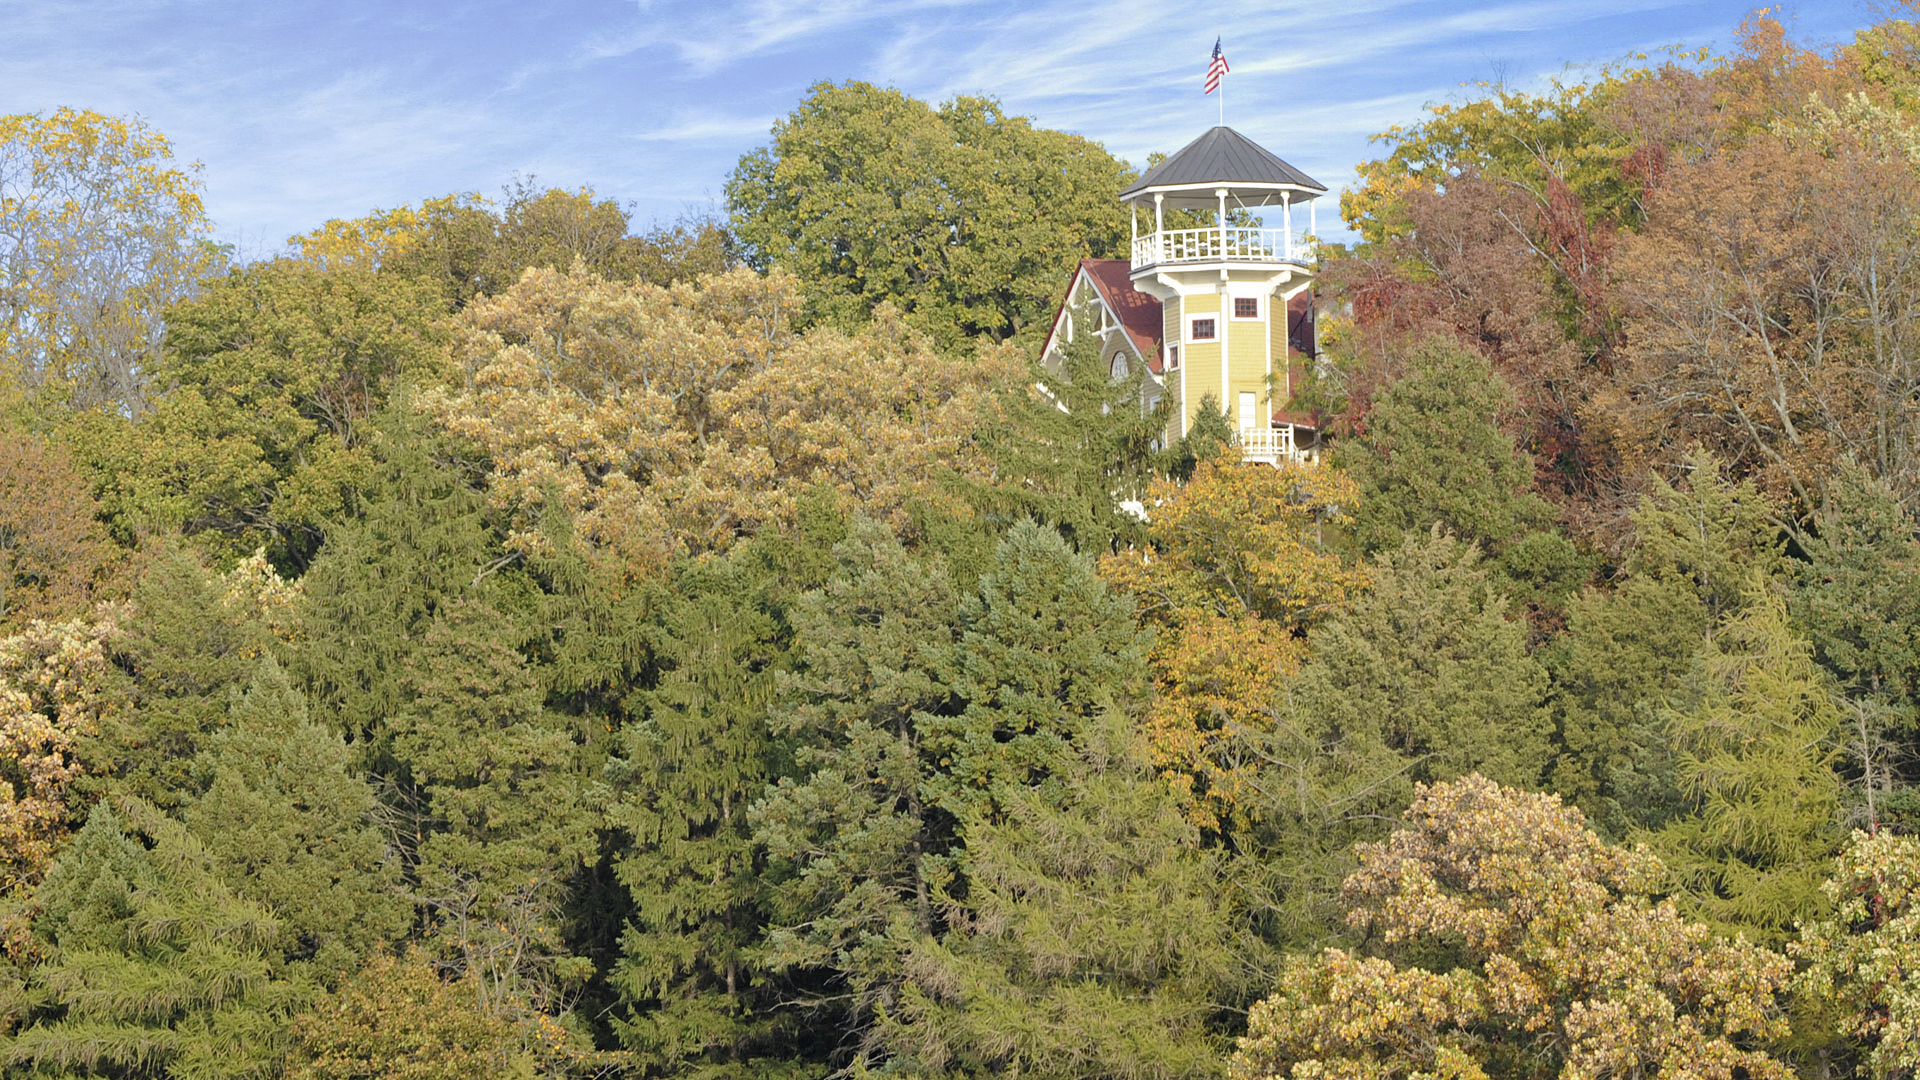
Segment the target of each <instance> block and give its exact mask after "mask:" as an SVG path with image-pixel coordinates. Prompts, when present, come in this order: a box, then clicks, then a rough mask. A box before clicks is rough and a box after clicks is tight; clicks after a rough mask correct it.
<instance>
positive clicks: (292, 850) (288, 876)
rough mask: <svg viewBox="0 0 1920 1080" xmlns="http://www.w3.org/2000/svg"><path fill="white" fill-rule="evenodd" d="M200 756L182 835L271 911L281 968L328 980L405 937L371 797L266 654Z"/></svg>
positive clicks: (393, 870)
mask: <svg viewBox="0 0 1920 1080" xmlns="http://www.w3.org/2000/svg"><path fill="white" fill-rule="evenodd" d="M204 756H205V758H206V762H207V763H206V766H205V770H206V772H207V773H208V775H210V776H211V777H212V778H213V780H212V786H211V787H210V788H209V789H208V790H207V793H206V794H205V795H203V796H201V797H200V798H199V799H198V800H196V801H195V802H193V803H192V804H191V805H189V806H188V807H187V809H186V813H185V817H186V823H187V829H188V831H189V832H190V833H192V834H193V836H195V837H196V838H197V839H198V840H199V841H200V842H201V844H202V845H203V846H204V848H205V851H206V855H207V858H208V860H209V861H210V863H211V865H212V866H213V867H214V868H215V869H216V870H217V872H218V873H219V875H220V877H221V879H222V880H223V881H225V882H226V883H227V885H228V886H229V887H230V888H232V889H233V891H234V892H235V894H236V895H238V896H239V897H241V898H242V899H244V900H247V901H251V902H253V903H257V904H261V905H263V906H265V907H266V908H268V909H269V910H271V911H272V912H273V913H274V915H275V918H276V919H278V920H279V922H280V924H281V926H282V929H283V931H284V933H285V935H286V944H285V948H286V956H287V960H288V961H289V962H306V963H311V964H312V965H313V967H314V968H315V969H316V973H317V974H318V975H319V976H320V977H322V978H331V977H333V976H337V975H340V974H344V973H346V972H349V971H352V970H354V969H355V968H357V967H358V966H359V963H360V961H361V960H362V959H363V958H364V957H365V956H366V955H367V954H368V952H369V951H371V950H372V948H373V947H374V945H375V944H376V943H377V942H381V941H394V940H398V939H399V938H400V936H401V935H402V934H404V933H405V932H406V930H407V929H408V928H409V926H410V924H411V923H412V915H413V911H412V905H411V904H408V903H407V902H406V900H405V898H404V897H403V896H402V895H401V893H400V890H399V884H400V883H399V878H398V870H399V867H398V865H397V863H396V862H395V861H394V859H393V857H392V853H391V852H390V851H389V850H388V848H387V844H386V841H385V839H384V838H383V837H382V836H381V834H380V832H379V831H378V829H376V828H375V826H374V824H373V821H372V819H373V817H374V812H375V800H374V796H373V792H372V790H371V789H369V788H368V787H367V785H366V782H365V781H364V780H362V779H361V778H360V777H359V776H358V775H356V774H354V773H353V772H352V771H351V770H350V768H349V763H350V760H351V755H350V753H349V751H348V749H347V746H346V744H345V742H343V741H342V740H341V738H340V736H339V735H338V734H335V733H334V732H332V731H329V730H327V729H325V728H323V727H321V726H320V725H318V724H316V723H314V722H312V721H311V720H310V719H309V718H308V715H307V705H306V699H305V698H304V697H303V696H302V695H301V694H300V693H299V691H297V690H295V689H294V688H293V686H292V684H291V683H290V682H289V681H288V680H287V677H286V675H285V673H284V672H282V671H281V669H280V665H279V664H277V663H275V662H274V661H273V659H272V658H271V657H268V658H263V659H262V660H261V661H260V662H259V664H258V665H257V666H256V668H255V670H254V675H253V679H252V680H251V682H249V684H248V686H247V689H246V692H245V693H244V694H243V695H239V696H238V697H237V700H235V701H234V703H233V705H232V708H231V710H230V712H229V719H228V723H227V726H226V727H225V728H224V729H222V730H221V731H220V732H219V733H217V734H216V735H214V736H213V738H212V739H211V740H210V741H209V745H208V748H207V750H206V751H205V754H204Z"/></svg>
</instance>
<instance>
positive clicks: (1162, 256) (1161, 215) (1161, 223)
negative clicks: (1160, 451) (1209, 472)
mask: <svg viewBox="0 0 1920 1080" xmlns="http://www.w3.org/2000/svg"><path fill="white" fill-rule="evenodd" d="M1166 202H1167V197H1166V195H1165V194H1164V193H1162V192H1158V191H1156V192H1154V193H1153V261H1154V262H1156V263H1163V262H1166V261H1167V213H1166ZM1181 434H1182V435H1184V434H1186V432H1184V431H1183V432H1181Z"/></svg>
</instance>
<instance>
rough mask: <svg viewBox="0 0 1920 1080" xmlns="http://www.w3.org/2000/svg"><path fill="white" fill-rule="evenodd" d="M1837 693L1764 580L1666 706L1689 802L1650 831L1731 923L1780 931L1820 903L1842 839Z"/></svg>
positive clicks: (1774, 937)
mask: <svg viewBox="0 0 1920 1080" xmlns="http://www.w3.org/2000/svg"><path fill="white" fill-rule="evenodd" d="M1832 695H1833V690H1832V686H1831V684H1830V683H1829V681H1828V678H1827V676H1826V673H1825V672H1823V671H1822V670H1821V669H1820V667H1819V665H1817V664H1815V663H1814V662H1813V655H1812V649H1811V647H1809V646H1808V644H1807V643H1806V641H1805V640H1803V639H1801V638H1799V637H1796V636H1795V635H1794V633H1793V630H1792V628H1791V627H1790V626H1789V625H1788V623H1787V612H1786V604H1785V602H1784V601H1783V600H1782V599H1781V598H1780V597H1779V596H1777V595H1775V594H1774V593H1772V592H1765V593H1761V594H1760V595H1758V596H1757V597H1756V598H1755V599H1754V601H1753V602H1752V603H1751V605H1750V606H1749V607H1748V608H1747V609H1746V610H1745V611H1743V612H1741V613H1739V614H1737V615H1736V616H1734V617H1733V618H1732V619H1731V620H1730V621H1728V622H1727V623H1726V624H1725V625H1724V626H1722V627H1721V629H1720V630H1719V632H1718V633H1716V634H1715V635H1714V637H1713V640H1712V641H1711V642H1710V643H1709V644H1708V645H1707V646H1706V647H1705V648H1704V649H1703V650H1702V652H1701V653H1700V654H1699V656H1698V658H1697V659H1696V661H1695V668H1694V672H1693V675H1692V678H1690V679H1689V680H1688V682H1687V684H1686V689H1685V690H1684V691H1683V692H1682V693H1681V694H1680V695H1678V696H1677V697H1676V700H1675V701H1674V703H1673V705H1672V706H1671V707H1670V708H1669V709H1668V710H1667V711H1666V713H1665V719H1666V722H1667V727H1668V730H1669V733H1670V738H1671V739H1672V740H1673V743H1674V745H1675V747H1676V748H1677V750H1678V755H1679V766H1680V768H1679V775H1680V780H1681V784H1682V790H1683V792H1684V793H1685V796H1686V798H1687V801H1688V810H1689V811H1690V813H1689V814H1688V815H1687V816H1685V817H1682V818H1678V819H1676V820H1674V821H1673V822H1671V823H1670V824H1668V825H1667V826H1666V827H1665V828H1663V829H1661V830H1660V831H1658V832H1656V833H1652V834H1650V835H1649V837H1648V841H1649V843H1650V844H1651V846H1652V847H1653V849H1654V851H1655V852H1656V853H1657V854H1659V855H1660V856H1661V857H1662V858H1663V859H1665V860H1666V863H1667V869H1668V872H1669V874H1670V875H1671V878H1672V881H1673V884H1674V886H1675V887H1676V889H1677V890H1678V891H1679V892H1680V893H1681V894H1682V895H1683V896H1684V897H1685V898H1686V900H1687V902H1688V904H1689V906H1690V907H1691V908H1692V909H1693V910H1694V911H1695V912H1697V913H1698V914H1699V916H1700V917H1701V919H1702V920H1704V921H1705V922H1707V923H1708V924H1709V925H1711V926H1713V927H1715V928H1716V929H1719V930H1721V931H1722V932H1725V933H1733V932H1736V931H1737V932H1740V933H1744V934H1745V935H1746V936H1747V937H1748V938H1750V939H1752V940H1756V941H1763V942H1769V943H1778V942H1781V941H1784V940H1785V939H1786V938H1787V936H1788V935H1790V934H1791V933H1792V931H1793V928H1794V926H1795V925H1796V924H1798V923H1800V922H1802V921H1806V920H1809V919H1811V918H1813V917H1814V916H1816V915H1818V914H1820V913H1821V911H1822V907H1823V905H1822V903H1821V898H1820V884H1821V882H1822V881H1823V880H1824V879H1825V878H1826V877H1827V874H1828V872H1829V870H1830V869H1831V867H1832V858H1833V856H1834V855H1835V854H1836V853H1837V852H1838V850H1839V847H1840V844H1841V841H1842V835H1841V832H1840V828H1839V818H1840V797H1841V783H1840V778H1839V776H1838V775H1837V774H1836V773H1835V771H1834V765H1835V763H1836V762H1837V760H1838V758H1839V739H1840V734H1841V721H1840V715H1839V711H1838V709H1837V708H1836V707H1835V705H1834V702H1833V696H1832Z"/></svg>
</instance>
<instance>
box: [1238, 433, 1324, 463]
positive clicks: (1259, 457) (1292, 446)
mask: <svg viewBox="0 0 1920 1080" xmlns="http://www.w3.org/2000/svg"><path fill="white" fill-rule="evenodd" d="M1235 441H1236V442H1238V443H1239V444H1240V460H1241V461H1256V462H1260V463H1262V464H1265V465H1277V464H1279V463H1280V462H1282V461H1290V462H1293V463H1294V464H1296V465H1306V464H1309V463H1312V462H1316V461H1319V460H1320V454H1319V452H1318V451H1317V450H1313V449H1307V448H1303V447H1301V446H1300V445H1299V443H1298V442H1297V441H1296V440H1295V439H1294V437H1293V425H1292V424H1281V425H1280V426H1279V427H1270V428H1241V429H1240V430H1239V432H1237V433H1236V436H1235Z"/></svg>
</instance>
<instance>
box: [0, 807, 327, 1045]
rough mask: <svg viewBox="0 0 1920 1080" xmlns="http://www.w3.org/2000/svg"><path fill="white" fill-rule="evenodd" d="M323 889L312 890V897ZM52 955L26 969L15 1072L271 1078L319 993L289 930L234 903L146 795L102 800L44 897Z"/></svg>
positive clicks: (249, 904) (43, 936) (251, 903)
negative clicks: (295, 959)
mask: <svg viewBox="0 0 1920 1080" xmlns="http://www.w3.org/2000/svg"><path fill="white" fill-rule="evenodd" d="M320 885H321V883H319V882H314V883H310V887H313V886H320ZM35 899H36V902H37V904H38V906H39V909H40V915H39V917H38V918H37V919H36V920H35V923H34V933H35V936H36V938H37V939H38V941H39V942H40V944H41V947H42V948H44V949H45V950H47V951H48V959H47V960H46V961H45V962H44V963H42V964H41V965H39V966H38V967H36V968H35V969H34V971H33V973H32V978H31V981H30V983H29V987H28V993H29V995H30V1000H31V1001H32V1002H33V1005H32V1008H31V1010H30V1012H29V1014H28V1019H27V1022H26V1023H25V1024H23V1025H22V1027H21V1030H20V1031H19V1032H18V1033H17V1034H15V1035H13V1036H12V1037H11V1038H8V1039H6V1040H4V1042H0V1060H4V1061H6V1062H7V1063H8V1064H9V1065H10V1066H12V1067H13V1068H26V1069H32V1070H37V1071H42V1072H67V1073H72V1072H80V1073H83V1074H84V1073H93V1074H96V1075H98V1074H102V1073H104V1074H107V1075H115V1076H126V1077H147V1076H154V1077H158V1076H207V1077H253V1076H271V1075H273V1074H274V1071H275V1068H276V1066H277V1064H278V1061H279V1059H280V1056H281V1055H282V1054H283V1053H284V1052H285V1050H286V1048H287V1045H288V1042H289V1039H290V1035H291V1027H292V1018H293V1014H294V1013H295V1012H296V1011H297V1010H298V1009H299V1007H300V1006H301V1005H302V1004H303V1003H304V1002H306V1001H307V1000H310V999H311V997H312V996H313V994H315V993H316V992H317V991H318V989H319V986H318V984H317V983H315V982H314V981H313V980H312V979H311V977H310V976H309V975H308V973H306V972H303V971H300V970H298V969H289V968H288V966H287V965H286V963H285V952H284V950H285V949H286V947H287V945H288V944H289V942H288V934H287V930H286V927H285V925H284V924H283V923H282V922H281V920H280V919H279V918H278V917H277V916H276V915H275V913H274V912H273V911H272V909H270V908H269V907H267V906H266V905H265V904H262V903H260V902H258V901H255V900H249V899H247V898H245V897H243V896H241V895H238V894H237V893H236V892H235V891H234V889H233V888H232V886H231V885H230V884H229V883H228V882H226V881H225V880H224V879H223V878H222V875H221V873H220V871H219V868H218V867H217V866H216V864H215V860H214V859H213V858H212V857H211V856H210V855H209V854H208V852H207V850H206V848H205V846H204V845H203V844H202V843H201V842H200V841H199V840H198V839H196V838H195V837H194V836H193V835H192V834H191V833H190V832H189V831H188V830H187V829H186V827H185V826H183V825H181V824H180V823H179V822H177V821H173V820H171V819H169V818H167V817H166V816H164V815H163V814H161V813H160V812H159V811H157V810H155V809H154V808H152V807H151V806H148V805H147V804H145V803H143V802H141V801H140V800H138V799H122V800H118V802H117V804H116V805H110V804H108V803H101V804H99V805H98V806H96V807H95V808H94V811H93V813H92V814H91V815H90V816H89V817H88V819H87V824H86V827H85V828H83V829H81V830H80V833H79V835H78V836H76V837H75V838H74V842H73V846H72V847H71V848H69V849H68V850H67V852H66V853H64V854H63V855H62V856H61V857H60V859H59V861H58V862H56V863H55V864H54V867H53V869H52V870H51V871H49V872H48V875H47V879H46V881H45V882H44V883H43V884H42V886H41V888H40V889H39V891H38V893H37V894H36V898H35Z"/></svg>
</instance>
